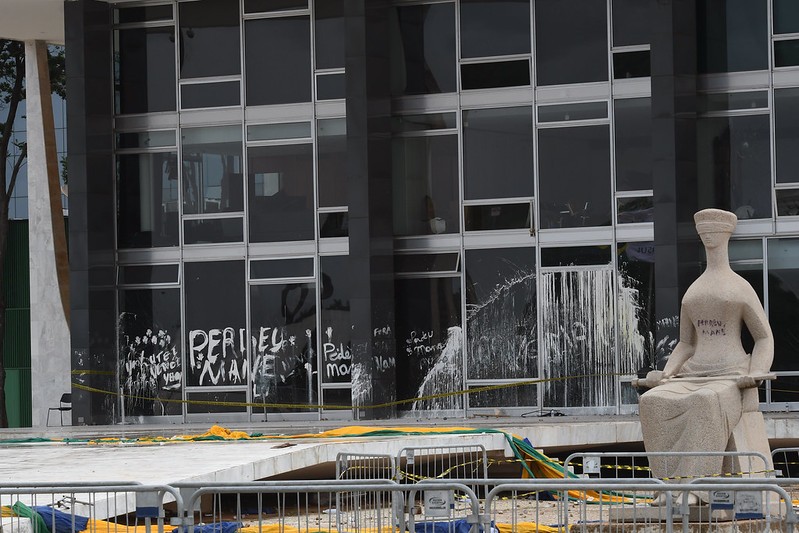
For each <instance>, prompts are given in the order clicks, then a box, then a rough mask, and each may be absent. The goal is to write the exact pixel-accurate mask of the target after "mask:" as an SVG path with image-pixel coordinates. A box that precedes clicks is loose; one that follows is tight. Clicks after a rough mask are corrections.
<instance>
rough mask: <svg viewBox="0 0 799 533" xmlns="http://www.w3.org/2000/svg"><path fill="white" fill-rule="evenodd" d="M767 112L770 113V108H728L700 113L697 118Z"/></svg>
mask: <svg viewBox="0 0 799 533" xmlns="http://www.w3.org/2000/svg"><path fill="white" fill-rule="evenodd" d="M766 114H769V109H768V108H767V107H758V108H756V109H728V110H726V111H710V112H708V113H700V114H698V115H697V118H699V119H703V118H726V117H749V116H757V115H766Z"/></svg>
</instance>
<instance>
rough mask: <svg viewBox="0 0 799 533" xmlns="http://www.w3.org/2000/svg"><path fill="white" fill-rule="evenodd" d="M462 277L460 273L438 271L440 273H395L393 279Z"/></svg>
mask: <svg viewBox="0 0 799 533" xmlns="http://www.w3.org/2000/svg"><path fill="white" fill-rule="evenodd" d="M459 276H460V277H463V276H461V273H460V272H453V271H451V270H448V271H440V272H402V273H400V272H395V273H394V277H395V278H397V279H430V278H437V279H440V278H455V277H459Z"/></svg>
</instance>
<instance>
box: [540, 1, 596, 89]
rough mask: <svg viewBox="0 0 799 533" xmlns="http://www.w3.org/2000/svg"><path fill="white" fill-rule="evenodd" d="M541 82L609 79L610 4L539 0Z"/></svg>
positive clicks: (544, 83) (543, 83)
mask: <svg viewBox="0 0 799 533" xmlns="http://www.w3.org/2000/svg"><path fill="white" fill-rule="evenodd" d="M535 30H536V31H535V40H536V70H537V72H538V78H537V80H538V85H560V84H564V83H581V82H590V81H607V79H608V32H607V6H606V3H605V2H604V1H597V0H536V2H535Z"/></svg>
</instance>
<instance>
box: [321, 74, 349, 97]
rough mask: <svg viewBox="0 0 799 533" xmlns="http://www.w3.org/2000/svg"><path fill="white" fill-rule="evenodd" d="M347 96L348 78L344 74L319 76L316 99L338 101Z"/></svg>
mask: <svg viewBox="0 0 799 533" xmlns="http://www.w3.org/2000/svg"><path fill="white" fill-rule="evenodd" d="M346 96H347V78H346V76H345V75H344V74H317V75H316V99H317V100H337V99H340V98H344V97H346Z"/></svg>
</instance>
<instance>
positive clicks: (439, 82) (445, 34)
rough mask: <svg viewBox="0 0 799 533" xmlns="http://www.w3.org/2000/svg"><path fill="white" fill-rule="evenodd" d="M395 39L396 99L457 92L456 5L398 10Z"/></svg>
mask: <svg viewBox="0 0 799 533" xmlns="http://www.w3.org/2000/svg"><path fill="white" fill-rule="evenodd" d="M394 9H395V15H394V20H395V22H393V23H392V27H393V28H396V29H397V31H398V32H399V35H395V36H394V37H393V38H392V39H391V45H392V50H391V62H392V68H391V88H392V91H391V92H392V94H393V95H394V96H402V95H407V94H433V93H451V92H454V91H455V88H456V84H455V63H456V59H455V3H454V2H453V3H446V4H432V5H420V6H402V7H396V8H394Z"/></svg>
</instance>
